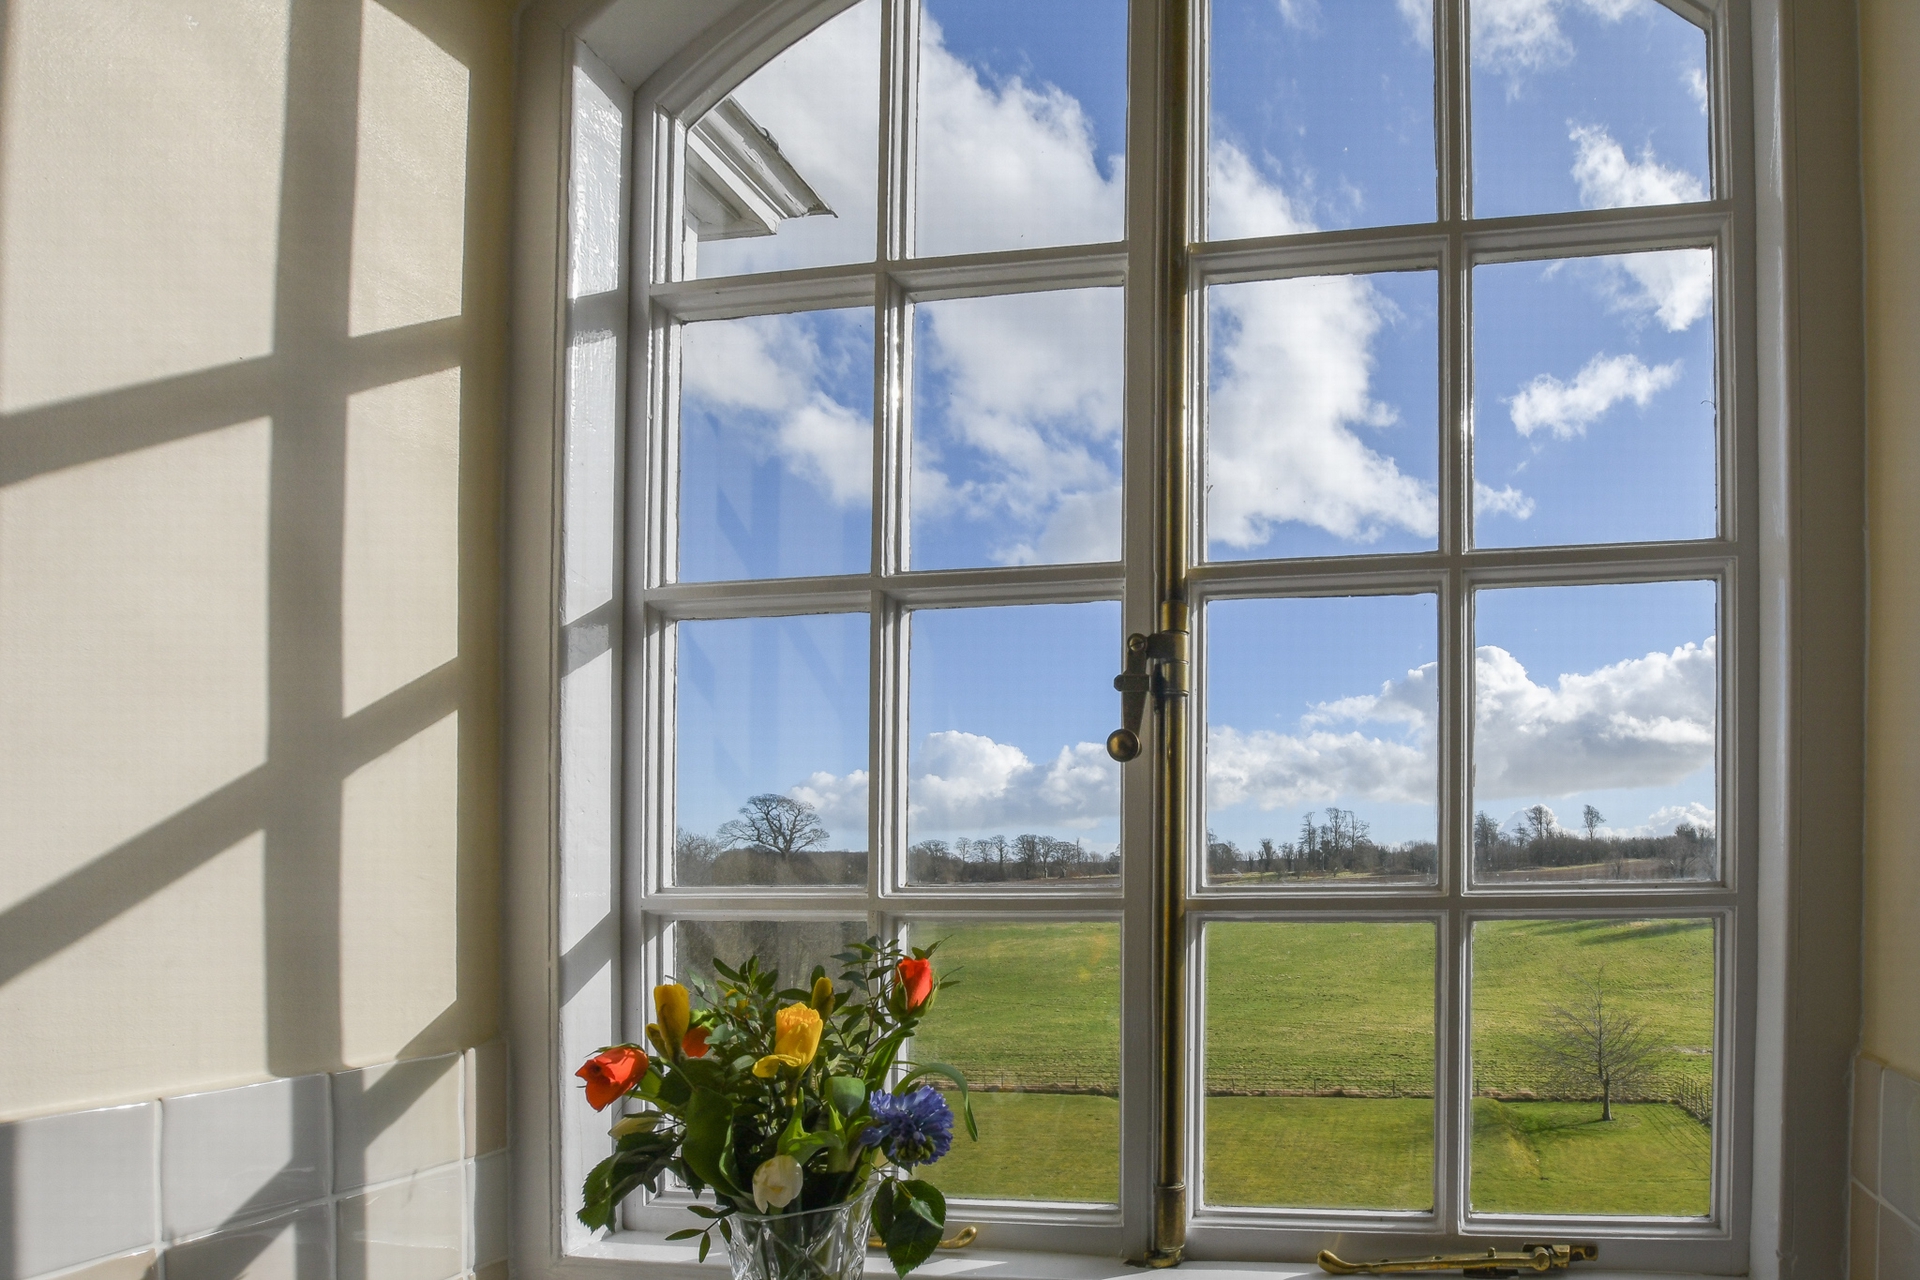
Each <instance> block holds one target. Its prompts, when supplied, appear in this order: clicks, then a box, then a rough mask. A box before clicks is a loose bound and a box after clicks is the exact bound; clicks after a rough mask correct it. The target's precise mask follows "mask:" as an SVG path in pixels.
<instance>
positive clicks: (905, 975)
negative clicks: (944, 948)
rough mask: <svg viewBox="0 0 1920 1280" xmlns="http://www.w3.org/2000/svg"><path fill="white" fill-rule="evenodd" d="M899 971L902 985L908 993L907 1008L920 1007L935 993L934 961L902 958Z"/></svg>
mask: <svg viewBox="0 0 1920 1280" xmlns="http://www.w3.org/2000/svg"><path fill="white" fill-rule="evenodd" d="M898 972H899V975H900V987H901V989H902V990H903V991H905V992H906V993H907V1008H908V1009H909V1010H912V1009H918V1008H919V1007H920V1006H921V1005H923V1004H925V1003H926V1002H927V999H928V997H930V996H931V995H933V961H931V960H912V959H908V960H902V961H901V962H900V968H899V970H898Z"/></svg>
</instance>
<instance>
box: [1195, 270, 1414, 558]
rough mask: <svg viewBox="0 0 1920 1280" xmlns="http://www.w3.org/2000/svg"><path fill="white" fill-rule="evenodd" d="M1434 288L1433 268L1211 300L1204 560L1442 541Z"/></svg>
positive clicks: (1224, 293) (1224, 292)
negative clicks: (1437, 478) (1439, 535)
mask: <svg viewBox="0 0 1920 1280" xmlns="http://www.w3.org/2000/svg"><path fill="white" fill-rule="evenodd" d="M1437 291H1438V283H1437V279H1436V277H1435V275H1434V273H1432V272H1430V271H1418V272H1405V273H1399V274H1392V275H1370V276H1310V277H1302V278H1299V279H1292V280H1261V281H1254V282H1252V283H1248V284H1230V285H1218V286H1215V287H1213V288H1211V289H1208V290H1207V343H1208V351H1207V404H1206V468H1207V473H1206V512H1207V515H1206V526H1207V555H1208V557H1209V558H1211V559H1215V560H1251V559H1262V558H1266V557H1273V556H1337V555H1352V554H1355V553H1357V552H1379V551H1427V550H1431V549H1432V548H1433V547H1434V546H1435V545H1436V542H1435V540H1436V537H1437V529H1438V519H1439V500H1438V498H1437V497H1436V496H1435V488H1434V485H1435V476H1436V475H1437V473H1438V468H1439V459H1440V446H1439V420H1440V409H1439V368H1440V365H1439V350H1440V349H1439V336H1438V335H1439V328H1438V324H1437V313H1438V302H1437V298H1438V292H1437Z"/></svg>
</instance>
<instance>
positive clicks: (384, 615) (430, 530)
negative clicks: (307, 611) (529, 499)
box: [340, 369, 460, 715]
mask: <svg viewBox="0 0 1920 1280" xmlns="http://www.w3.org/2000/svg"><path fill="white" fill-rule="evenodd" d="M341 556H342V561H341V582H340V591H341V601H340V629H341V655H340V680H341V696H342V702H343V707H342V710H343V712H344V713H345V714H347V715H351V714H353V713H354V712H355V711H358V710H360V708H362V707H364V706H366V705H368V704H369V703H371V702H374V701H376V700H378V699H380V698H382V697H385V696H386V695H387V694H389V693H392V692H393V691H394V690H395V689H398V688H400V687H401V686H402V685H404V684H406V683H407V682H408V681H410V680H415V679H418V678H419V677H420V676H423V675H425V674H426V673H427V672H429V671H432V670H433V669H434V668H435V667H437V666H439V665H440V664H442V663H444V662H448V661H451V660H452V659H453V657H454V656H455V655H456V654H457V653H458V651H459V639H460V637H459V631H460V370H458V369H443V370H442V371H440V372H439V373H430V374H427V375H426V376H425V377H421V378H409V379H407V380H406V381H405V382H394V383H389V384H388V385H386V386H384V387H375V388H374V389H373V390H371V391H362V392H360V393H359V394H358V395H355V396H352V397H350V398H349V399H348V401H347V484H346V526H345V530H344V534H343V538H342V547H341Z"/></svg>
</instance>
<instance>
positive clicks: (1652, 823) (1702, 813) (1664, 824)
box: [1647, 800, 1714, 836]
mask: <svg viewBox="0 0 1920 1280" xmlns="http://www.w3.org/2000/svg"><path fill="white" fill-rule="evenodd" d="M1683 822H1684V823H1687V824H1688V825H1689V826H1692V827H1695V828H1705V829H1706V830H1709V831H1711V830H1712V829H1713V827H1714V821H1713V809H1712V807H1711V806H1708V805H1704V804H1701V803H1700V802H1699V801H1698V800H1690V801H1688V802H1687V803H1686V804H1670V805H1666V806H1664V807H1662V808H1659V809H1656V810H1654V811H1653V813H1652V814H1651V815H1649V816H1648V818H1647V827H1648V833H1649V834H1651V835H1656V836H1664V835H1668V834H1670V833H1671V832H1672V831H1673V829H1674V828H1675V827H1677V826H1679V825H1680V824H1681V823H1683Z"/></svg>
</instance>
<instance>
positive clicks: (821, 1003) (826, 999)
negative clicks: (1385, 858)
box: [808, 973, 833, 1014]
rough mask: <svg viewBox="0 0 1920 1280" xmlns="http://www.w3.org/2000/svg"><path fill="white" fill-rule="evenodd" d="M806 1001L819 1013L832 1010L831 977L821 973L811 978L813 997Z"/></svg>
mask: <svg viewBox="0 0 1920 1280" xmlns="http://www.w3.org/2000/svg"><path fill="white" fill-rule="evenodd" d="M808 1003H810V1004H812V1005H813V1007H814V1008H816V1009H818V1010H819V1011H820V1012H821V1013H823V1014H825V1013H832V1012H833V979H832V978H829V977H828V976H827V975H826V974H824V973H823V974H821V975H820V976H819V977H818V978H815V979H814V980H813V999H812V1000H811V1001H809V1002H808Z"/></svg>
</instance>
